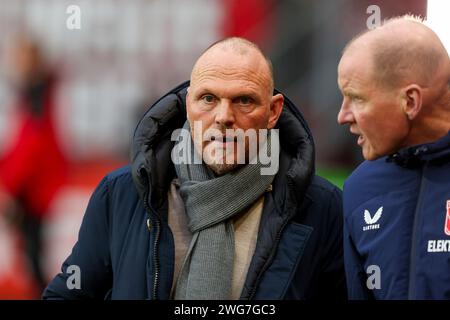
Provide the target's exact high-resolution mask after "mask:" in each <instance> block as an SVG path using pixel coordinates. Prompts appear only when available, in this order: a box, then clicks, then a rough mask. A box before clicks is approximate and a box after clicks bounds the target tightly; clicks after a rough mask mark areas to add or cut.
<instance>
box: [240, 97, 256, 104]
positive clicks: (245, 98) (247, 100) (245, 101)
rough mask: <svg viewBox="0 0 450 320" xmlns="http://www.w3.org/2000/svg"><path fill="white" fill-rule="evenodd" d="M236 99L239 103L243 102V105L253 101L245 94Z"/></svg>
mask: <svg viewBox="0 0 450 320" xmlns="http://www.w3.org/2000/svg"><path fill="white" fill-rule="evenodd" d="M238 101H239V103H240V104H243V105H248V104H251V103H252V102H253V100H252V98H250V97H246V96H242V97H239V100H238Z"/></svg>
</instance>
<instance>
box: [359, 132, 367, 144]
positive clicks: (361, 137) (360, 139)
mask: <svg viewBox="0 0 450 320" xmlns="http://www.w3.org/2000/svg"><path fill="white" fill-rule="evenodd" d="M365 140H366V139H365V137H364V136H363V135H362V134H361V135H359V137H358V145H359V146H361V145H362V144H363V143H364V141H365Z"/></svg>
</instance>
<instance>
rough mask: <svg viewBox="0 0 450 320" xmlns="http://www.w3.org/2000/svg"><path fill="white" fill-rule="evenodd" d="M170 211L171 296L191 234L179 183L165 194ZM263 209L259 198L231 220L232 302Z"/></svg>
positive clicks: (238, 290) (238, 291) (241, 281)
mask: <svg viewBox="0 0 450 320" xmlns="http://www.w3.org/2000/svg"><path fill="white" fill-rule="evenodd" d="M168 200H169V208H168V211H169V212H168V214H169V216H168V221H169V226H170V228H171V230H172V233H173V237H174V243H175V268H174V281H173V284H172V292H173V289H174V287H175V285H176V283H177V280H178V275H179V273H180V269H181V266H182V264H183V261H184V257H185V255H186V252H187V249H188V247H189V243H190V241H191V239H192V234H191V233H190V231H189V229H188V227H187V217H186V213H185V211H184V204H183V200H182V198H181V196H180V193H179V185H178V181H177V180H174V181H172V184H171V186H170V189H169V192H168ZM263 205H264V195H263V196H261V197H260V198H259V199H258V200H257V201H256V202H255V203H254V204H253V205H252V206H251V207H250V208H249V210H248V211H247V212H243V213H242V214H239V215H238V216H237V217H235V218H234V220H233V225H234V237H235V241H234V243H235V253H234V268H233V279H232V285H231V297H230V298H231V299H233V300H237V299H239V297H240V295H241V291H242V288H243V286H244V282H245V278H246V277H247V271H248V267H249V265H250V262H251V260H252V257H253V253H254V251H255V246H256V240H257V237H258V228H259V221H260V220H261V213H262V209H263Z"/></svg>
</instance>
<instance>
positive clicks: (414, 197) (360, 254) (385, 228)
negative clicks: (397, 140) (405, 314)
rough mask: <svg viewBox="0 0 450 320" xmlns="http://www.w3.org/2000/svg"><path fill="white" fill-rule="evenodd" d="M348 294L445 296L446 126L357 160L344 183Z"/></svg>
mask: <svg viewBox="0 0 450 320" xmlns="http://www.w3.org/2000/svg"><path fill="white" fill-rule="evenodd" d="M344 216H345V218H344V220H345V221H344V224H345V227H344V228H345V230H344V256H345V268H346V274H347V284H348V290H349V291H348V293H349V298H351V299H364V298H376V299H450V133H449V134H447V135H446V136H445V137H443V138H441V139H440V140H438V141H436V142H434V143H429V144H424V145H419V146H414V147H410V148H406V149H404V150H401V151H399V152H398V153H396V154H394V155H392V156H389V157H384V158H381V159H378V160H376V161H366V162H364V163H362V164H361V165H360V166H359V167H358V168H357V169H356V170H355V171H354V172H353V174H352V175H351V176H350V177H349V179H348V180H347V181H346V183H345V186H344Z"/></svg>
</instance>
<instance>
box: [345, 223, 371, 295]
mask: <svg viewBox="0 0 450 320" xmlns="http://www.w3.org/2000/svg"><path fill="white" fill-rule="evenodd" d="M344 263H345V273H346V278H347V290H348V297H349V299H352V300H361V299H371V298H372V294H371V292H370V291H369V289H368V288H367V286H366V278H367V274H366V273H365V271H364V268H363V266H362V264H361V262H360V259H359V255H358V253H357V251H356V248H355V245H354V243H353V240H352V237H351V235H350V232H349V226H348V224H347V221H344Z"/></svg>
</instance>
